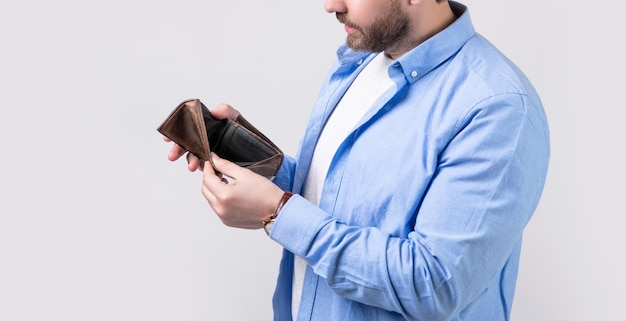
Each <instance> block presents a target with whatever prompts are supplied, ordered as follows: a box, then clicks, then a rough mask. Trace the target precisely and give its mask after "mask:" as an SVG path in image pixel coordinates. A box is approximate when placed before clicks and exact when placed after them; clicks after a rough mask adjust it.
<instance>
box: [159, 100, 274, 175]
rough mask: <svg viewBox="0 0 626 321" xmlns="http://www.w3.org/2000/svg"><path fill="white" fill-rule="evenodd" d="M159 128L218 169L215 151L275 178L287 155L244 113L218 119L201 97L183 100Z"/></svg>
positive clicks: (240, 164)
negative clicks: (235, 116) (246, 117)
mask: <svg viewBox="0 0 626 321" xmlns="http://www.w3.org/2000/svg"><path fill="white" fill-rule="evenodd" d="M157 131H158V132H159V133H161V134H163V135H164V136H166V137H168V138H169V139H171V140H172V141H173V142H175V143H176V144H178V145H180V146H181V147H183V148H185V149H186V150H188V151H189V152H190V153H192V154H194V155H196V156H197V157H198V158H200V160H201V161H203V162H204V161H207V160H208V161H209V162H211V166H213V168H214V169H215V165H213V160H212V159H211V152H214V153H215V154H217V156H219V157H221V158H224V159H227V160H229V161H231V162H234V163H236V164H238V165H239V166H242V167H245V168H248V169H250V170H251V171H253V172H255V173H257V174H259V175H262V176H265V177H267V178H270V179H271V178H273V177H274V176H275V175H276V173H277V172H278V170H279V169H280V165H281V164H282V162H283V159H284V154H283V152H282V151H281V150H280V149H279V148H278V147H277V146H276V145H275V144H274V143H273V142H272V141H270V140H269V139H268V138H267V137H265V135H263V134H262V133H261V132H260V131H259V130H257V129H256V128H255V127H254V126H252V124H250V123H249V122H248V121H247V120H245V119H244V118H243V117H242V116H241V115H239V117H237V119H235V120H231V119H216V118H214V117H213V116H211V112H210V111H209V109H207V108H206V106H204V104H202V102H201V101H200V100H199V99H187V100H185V101H183V102H182V103H180V105H178V106H177V107H176V108H175V109H174V110H173V111H172V112H171V114H170V115H169V116H168V117H167V118H166V119H165V121H164V122H163V123H162V124H161V125H160V126H159V127H158V128H157ZM216 172H217V170H216Z"/></svg>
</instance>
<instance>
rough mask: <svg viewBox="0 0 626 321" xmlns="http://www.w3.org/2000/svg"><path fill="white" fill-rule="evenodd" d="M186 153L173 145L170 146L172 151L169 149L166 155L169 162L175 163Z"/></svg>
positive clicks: (176, 145) (178, 146)
mask: <svg viewBox="0 0 626 321" xmlns="http://www.w3.org/2000/svg"><path fill="white" fill-rule="evenodd" d="M186 152H187V150H185V149H184V148H182V147H181V146H180V145H178V144H174V145H172V149H170V152H169V154H167V159H169V160H170V161H175V160H177V159H179V158H180V157H181V156H183V155H184V154H185V153H186Z"/></svg>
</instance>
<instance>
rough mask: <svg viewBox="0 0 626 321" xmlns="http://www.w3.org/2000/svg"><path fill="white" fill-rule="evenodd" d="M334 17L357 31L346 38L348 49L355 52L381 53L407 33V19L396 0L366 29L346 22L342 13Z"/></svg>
mask: <svg viewBox="0 0 626 321" xmlns="http://www.w3.org/2000/svg"><path fill="white" fill-rule="evenodd" d="M336 16H337V20H339V22H341V23H343V24H345V25H346V26H348V27H351V28H353V29H356V30H357V32H355V33H354V34H348V36H347V38H346V44H347V45H348V47H350V48H351V49H352V50H355V51H367V52H382V51H384V50H386V49H388V48H390V47H391V46H393V45H395V44H397V43H398V42H400V41H401V40H402V39H403V38H405V36H406V35H407V34H408V33H409V25H410V22H409V17H408V15H407V14H406V13H405V12H403V11H402V10H401V8H400V3H399V1H397V0H394V1H392V3H391V7H389V10H388V11H387V12H386V13H384V14H383V15H382V16H380V17H378V18H377V19H376V20H375V21H374V22H373V23H372V24H371V25H370V26H369V27H367V28H363V27H361V26H358V25H356V24H354V23H352V22H351V21H347V20H346V16H345V14H344V13H337V14H336Z"/></svg>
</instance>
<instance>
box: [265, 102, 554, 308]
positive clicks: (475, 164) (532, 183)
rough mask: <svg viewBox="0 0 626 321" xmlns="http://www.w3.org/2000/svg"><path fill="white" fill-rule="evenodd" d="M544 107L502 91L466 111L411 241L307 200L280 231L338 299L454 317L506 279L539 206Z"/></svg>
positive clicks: (276, 234) (295, 200) (284, 216)
mask: <svg viewBox="0 0 626 321" xmlns="http://www.w3.org/2000/svg"><path fill="white" fill-rule="evenodd" d="M541 112H542V111H541V108H540V106H534V105H532V103H531V102H530V101H529V100H528V99H527V97H526V96H524V95H517V94H502V95H498V96H495V97H490V98H488V99H485V100H484V101H482V102H481V103H480V104H479V105H477V106H474V107H473V108H471V110H470V111H469V112H468V113H467V114H466V115H464V116H463V117H461V118H460V119H459V121H458V123H457V124H456V125H455V126H457V129H456V130H457V132H458V133H457V134H456V135H455V136H454V138H453V139H452V140H450V141H449V142H447V143H446V144H445V148H444V149H443V150H442V152H441V153H440V156H439V161H438V166H437V170H436V173H435V174H434V176H433V178H432V180H431V182H430V186H429V187H428V189H427V192H426V193H425V195H424V197H423V198H422V199H415V200H412V201H413V202H416V203H417V204H419V205H418V212H417V215H416V216H415V224H414V230H413V231H411V232H410V233H409V234H408V236H407V237H397V236H391V235H388V234H385V233H382V232H381V231H380V230H378V229H377V228H375V227H359V226H350V225H348V224H345V223H344V222H342V221H340V220H337V219H335V218H333V217H332V216H330V215H329V214H328V213H326V212H324V211H322V210H321V209H320V208H318V207H317V206H315V205H314V204H311V203H310V202H308V201H306V200H305V199H304V198H302V197H299V196H294V197H292V199H291V200H290V201H289V202H288V203H287V204H286V205H285V207H283V210H282V212H281V215H279V216H278V219H277V221H276V222H275V224H274V226H273V229H272V234H271V237H272V238H273V239H275V240H276V241H277V242H279V243H280V244H281V245H283V246H284V247H285V248H286V249H288V250H289V251H291V252H293V253H294V254H296V255H298V256H300V257H303V258H304V259H305V260H306V261H307V263H308V264H309V265H310V266H311V267H312V268H313V270H314V271H315V273H316V274H318V275H319V276H321V277H323V278H324V279H325V280H326V281H327V282H328V284H329V286H330V287H331V288H332V289H333V291H334V292H335V293H337V294H338V295H341V296H343V297H346V298H348V299H351V300H354V301H357V302H361V303H363V304H367V305H371V306H376V307H379V308H381V309H385V310H388V311H394V312H397V313H400V314H402V315H404V316H405V318H407V319H409V320H441V319H445V318H446V317H449V316H450V315H454V314H455V313H456V312H458V311H460V310H461V309H463V308H464V307H466V306H467V305H468V304H470V303H471V302H472V300H473V299H475V298H476V297H477V296H478V295H480V294H481V293H482V292H483V291H485V289H487V287H488V286H489V285H490V284H491V283H492V282H493V281H494V279H495V278H497V277H498V275H499V274H500V273H501V271H502V268H503V266H504V265H505V264H506V262H507V260H508V259H509V257H510V256H511V253H512V251H513V249H514V247H515V246H516V245H517V244H518V243H519V241H520V239H521V236H522V232H523V229H524V227H525V226H526V224H527V222H528V220H529V219H530V217H531V216H532V214H533V212H534V211H535V209H536V206H537V204H538V202H539V199H540V195H541V192H542V190H543V185H544V182H545V176H546V172H547V166H548V158H549V138H548V132H547V124H546V123H545V119H544V118H543V117H542V115H541ZM360 215H385V213H383V212H380V210H379V209H375V208H373V209H371V212H368V213H360ZM402 223H403V222H402ZM399 224H401V223H400V222H399Z"/></svg>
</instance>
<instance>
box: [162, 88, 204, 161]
mask: <svg viewBox="0 0 626 321" xmlns="http://www.w3.org/2000/svg"><path fill="white" fill-rule="evenodd" d="M202 107H203V106H202V103H200V100H199V99H188V100H185V101H183V102H182V103H181V104H179V105H178V106H177V107H176V108H175V109H174V110H173V111H172V113H171V114H170V115H169V116H168V117H167V119H166V120H165V121H164V122H163V123H162V124H161V126H159V127H158V128H157V130H158V131H159V132H160V133H161V134H163V135H164V136H166V137H168V138H169V139H171V140H172V141H174V142H175V143H176V144H178V145H180V146H181V147H183V148H185V149H186V150H188V151H189V152H191V153H192V154H194V155H196V156H197V157H198V158H200V159H201V160H203V161H205V160H210V159H211V157H210V155H211V148H210V146H209V140H208V137H207V130H206V126H205V122H204V115H203V111H202Z"/></svg>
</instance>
